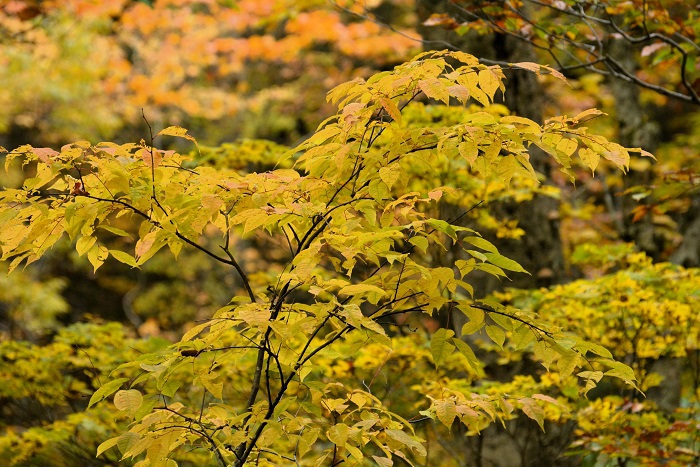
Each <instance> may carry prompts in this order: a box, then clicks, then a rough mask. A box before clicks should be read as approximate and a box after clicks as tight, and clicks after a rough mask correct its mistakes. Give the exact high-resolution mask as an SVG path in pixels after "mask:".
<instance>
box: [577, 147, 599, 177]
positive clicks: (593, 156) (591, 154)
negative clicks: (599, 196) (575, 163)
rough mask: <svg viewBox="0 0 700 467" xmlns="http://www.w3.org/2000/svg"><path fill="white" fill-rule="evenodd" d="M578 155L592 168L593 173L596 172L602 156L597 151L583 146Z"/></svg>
mask: <svg viewBox="0 0 700 467" xmlns="http://www.w3.org/2000/svg"><path fill="white" fill-rule="evenodd" d="M578 157H580V158H581V161H582V162H583V163H584V164H586V166H587V167H588V168H589V169H591V172H592V173H594V172H595V169H596V167H598V162H600V156H599V155H598V154H597V153H596V152H595V151H593V150H591V149H588V148H581V149H579V150H578Z"/></svg>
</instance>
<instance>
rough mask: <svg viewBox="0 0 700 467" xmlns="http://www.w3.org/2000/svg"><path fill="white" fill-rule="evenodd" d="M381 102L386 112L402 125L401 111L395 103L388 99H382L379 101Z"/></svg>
mask: <svg viewBox="0 0 700 467" xmlns="http://www.w3.org/2000/svg"><path fill="white" fill-rule="evenodd" d="M379 102H380V103H381V104H382V107H383V108H384V110H386V113H388V114H389V115H390V116H391V118H393V119H394V120H395V121H396V122H397V123H398V124H401V111H400V110H399V108H398V107H397V106H396V104H395V103H394V101H392V100H391V99H389V98H387V97H382V98H381V99H379Z"/></svg>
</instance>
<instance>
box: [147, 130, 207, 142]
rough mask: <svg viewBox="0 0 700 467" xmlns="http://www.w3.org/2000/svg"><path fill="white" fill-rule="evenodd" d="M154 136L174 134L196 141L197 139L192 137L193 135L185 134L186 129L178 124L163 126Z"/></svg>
mask: <svg viewBox="0 0 700 467" xmlns="http://www.w3.org/2000/svg"><path fill="white" fill-rule="evenodd" d="M156 136H175V137H178V138H184V139H187V140H190V141H192V142H194V143H197V140H196V139H194V137H193V136H191V135H188V134H187V129H185V128H182V127H180V126H169V127H167V128H163V129H162V130H160V131H159V132H158V134H157V135H156Z"/></svg>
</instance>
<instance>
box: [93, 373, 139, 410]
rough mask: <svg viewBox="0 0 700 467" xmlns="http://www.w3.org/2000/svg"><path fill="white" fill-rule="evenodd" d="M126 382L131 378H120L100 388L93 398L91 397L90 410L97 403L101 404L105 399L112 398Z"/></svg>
mask: <svg viewBox="0 0 700 467" xmlns="http://www.w3.org/2000/svg"><path fill="white" fill-rule="evenodd" d="M126 381H129V378H119V379H115V380H113V381H110V382H109V383H105V384H103V385H102V386H100V388H99V389H98V390H97V391H95V392H94V394H93V395H92V397H90V402H88V409H89V408H90V407H92V406H93V405H95V404H96V403H98V402H100V401H101V400H104V399H105V398H107V397H109V396H111V395H112V394H113V393H114V392H115V391H116V390H117V389H119V388H120V387H121V386H122V384H124V383H125V382H126Z"/></svg>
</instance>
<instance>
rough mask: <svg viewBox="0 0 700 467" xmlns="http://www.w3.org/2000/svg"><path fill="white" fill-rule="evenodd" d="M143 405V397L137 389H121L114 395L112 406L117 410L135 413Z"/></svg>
mask: <svg viewBox="0 0 700 467" xmlns="http://www.w3.org/2000/svg"><path fill="white" fill-rule="evenodd" d="M142 403H143V396H142V395H141V392H140V391H138V390H137V389H125V390H124V389H122V390H120V391H117V393H116V394H115V395H114V406H115V407H116V408H117V410H121V411H122V412H127V413H130V414H133V413H135V412H136V411H137V410H138V409H139V407H141V404H142Z"/></svg>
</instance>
